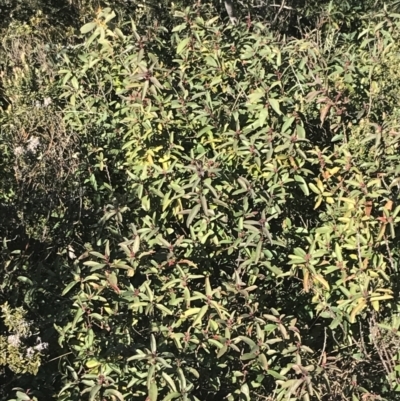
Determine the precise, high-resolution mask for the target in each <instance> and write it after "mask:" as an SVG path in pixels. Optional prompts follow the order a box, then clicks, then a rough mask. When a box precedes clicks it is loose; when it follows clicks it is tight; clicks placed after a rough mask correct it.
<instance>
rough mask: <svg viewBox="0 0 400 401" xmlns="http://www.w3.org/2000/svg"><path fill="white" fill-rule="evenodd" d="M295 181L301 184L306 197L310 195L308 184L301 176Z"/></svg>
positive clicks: (297, 176)
mask: <svg viewBox="0 0 400 401" xmlns="http://www.w3.org/2000/svg"><path fill="white" fill-rule="evenodd" d="M294 179H295V181H296V182H298V183H299V187H300V188H301V190H302V191H303V192H304V195H306V196H308V195H310V191H309V190H308V186H307V183H306V182H305V180H304V178H303V177H302V176H301V175H295V176H294Z"/></svg>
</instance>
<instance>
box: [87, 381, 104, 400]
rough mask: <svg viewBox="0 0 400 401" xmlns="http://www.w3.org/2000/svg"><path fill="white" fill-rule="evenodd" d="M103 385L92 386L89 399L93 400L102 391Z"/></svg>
mask: <svg viewBox="0 0 400 401" xmlns="http://www.w3.org/2000/svg"><path fill="white" fill-rule="evenodd" d="M100 389H101V385H100V384H96V385H95V386H93V387H92V389H91V390H90V393H89V401H93V400H94V399H95V397H96V395H97V393H98V392H99V391H100Z"/></svg>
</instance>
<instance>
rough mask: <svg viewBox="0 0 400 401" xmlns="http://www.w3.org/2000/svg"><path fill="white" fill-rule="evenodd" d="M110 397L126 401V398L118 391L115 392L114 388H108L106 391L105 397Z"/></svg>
mask: <svg viewBox="0 0 400 401" xmlns="http://www.w3.org/2000/svg"><path fill="white" fill-rule="evenodd" d="M108 395H113V396H115V397H117V398H118V399H119V400H120V401H124V396H123V395H122V394H121V393H120V392H119V391H117V390H114V389H113V388H108V389H106V390H104V396H108Z"/></svg>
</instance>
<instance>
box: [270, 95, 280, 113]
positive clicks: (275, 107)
mask: <svg viewBox="0 0 400 401" xmlns="http://www.w3.org/2000/svg"><path fill="white" fill-rule="evenodd" d="M268 101H269V104H270V106H271V107H272V109H273V110H274V111H275V113H277V114H279V115H281V114H282V112H281V109H280V107H279V101H278V100H276V99H273V98H270V99H268Z"/></svg>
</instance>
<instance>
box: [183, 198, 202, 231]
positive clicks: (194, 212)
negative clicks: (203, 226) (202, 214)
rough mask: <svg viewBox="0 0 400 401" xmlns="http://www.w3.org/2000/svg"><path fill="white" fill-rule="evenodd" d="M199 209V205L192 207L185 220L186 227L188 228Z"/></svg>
mask: <svg viewBox="0 0 400 401" xmlns="http://www.w3.org/2000/svg"><path fill="white" fill-rule="evenodd" d="M200 208H201V205H200V204H197V205H195V206H194V207H193V209H192V210H191V211H190V213H189V215H188V218H187V219H186V227H188V228H189V227H190V225H191V224H192V222H193V219H194V218H195V217H196V216H197V214H198V213H199V211H200Z"/></svg>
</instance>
